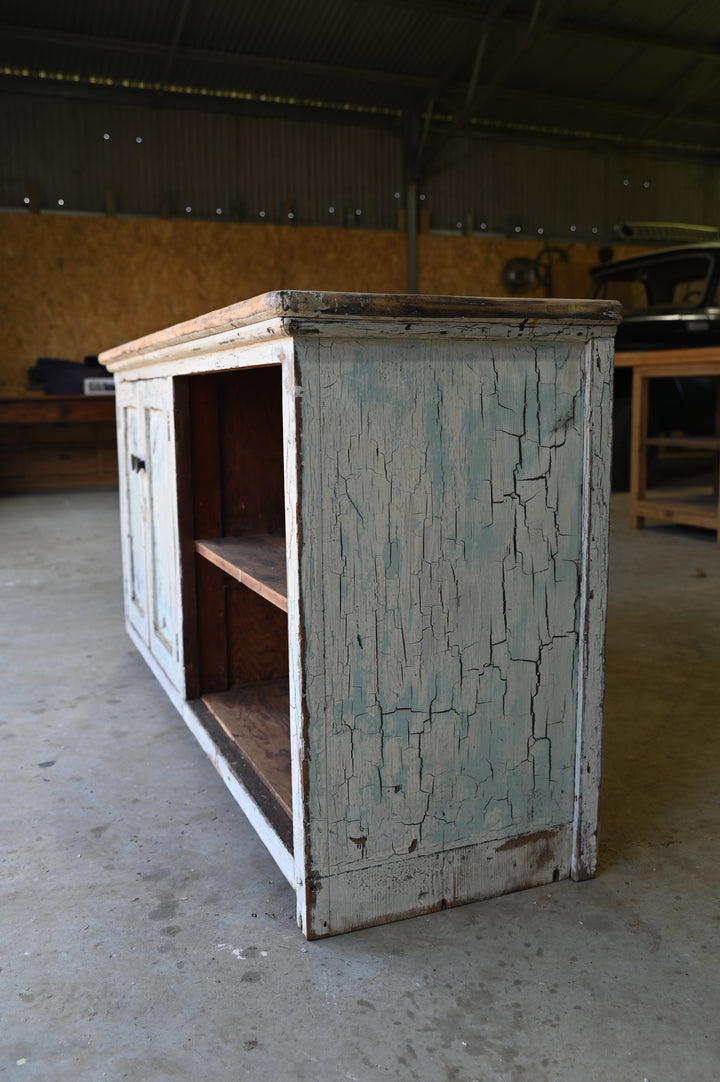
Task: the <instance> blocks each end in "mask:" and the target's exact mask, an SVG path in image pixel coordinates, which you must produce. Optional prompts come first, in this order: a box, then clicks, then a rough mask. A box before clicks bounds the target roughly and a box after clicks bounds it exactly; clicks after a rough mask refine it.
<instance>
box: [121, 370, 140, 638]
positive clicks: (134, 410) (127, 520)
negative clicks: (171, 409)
mask: <svg viewBox="0 0 720 1082" xmlns="http://www.w3.org/2000/svg"><path fill="white" fill-rule="evenodd" d="M139 386H140V385H135V384H131V383H119V384H118V387H117V392H116V417H117V425H118V448H119V454H118V483H119V491H120V526H121V540H122V554H123V568H124V574H123V590H124V596H125V613H126V616H127V619H128V621H129V622H130V623H131V624H132V625H133V626H134V627H135V629H136V630H137V631H138V633H139V634H140V635H141V637H142V638H143V639H144V640H147V637H148V631H147V626H148V609H147V576H146V571H145V525H144V512H143V508H144V496H143V483H142V482H143V479H142V474H141V473H140V472H139V471H138V470H136V469H134V465H135V461H134V459H133V456H140V458H142V457H143V456H144V454H145V441H144V432H143V425H142V417H141V410H140V408H139V405H138V393H139V392H138V389H139Z"/></svg>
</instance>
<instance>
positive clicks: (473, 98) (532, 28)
mask: <svg viewBox="0 0 720 1082" xmlns="http://www.w3.org/2000/svg"><path fill="white" fill-rule="evenodd" d="M567 3H568V0H554V3H552V4H551V7H550V10H549V11H548V12H547V14H546V15H545V16H544V18H542V19H540V17H539V16H540V10H541V6H542V0H535V4H534V6H533V13H532V16H531V19H530V23H529V24H527V25H525V24H524V25H525V33H524V35H523V37H522V38H521V39H520V41H518V42H517V44H516V46H515V48H514V49H513V50H512V52H511V53H510V56H509V57H508V58H507V60H506V61H505V62H504V63H503V64H502V65H501V66H500V68H499V69H498V70H497V71H496V72H495V74H494V75H493V76H492V78H491V79H490V80H489V81H488V82H487V83H484V84H483V85H482V86H481V87H480V89H479V90H477V91H475V92H474V93H473V94H472V95H469V96H468V97H467V98H466V100H465V104H464V105H463V107H462V109H461V110H460V112H459V113H458V114H457V115H456V116H455V118H454V119H453V121H452V123H451V125H450V128H449V129H448V131H447V132H446V133H445V135H444V136H443V138H442V139H441V141H440V143H439V145H438V146H437V147H436V148H435V149H434V151H433V153H432V155H430V156H429V157H428V159H427V160H426V161H425V162H422V163H419V165H418V173H419V172H420V168H421V166H422V167H423V168H424V169H425V170H430V169H431V168H432V167H433V165H434V164H435V163H436V162H437V161H438V159H439V157H440V155H441V154H442V153H443V151H444V150H445V148H446V146H447V145H448V143H449V142H450V141H451V139H452V138H453V137H454V136H455V135H456V133H457V132H458V131H459V130H460V129H461V128H462V127H463V126H464V125H465V124H467V123H468V121H469V120H470V119H471V118H472V117H473V116H475V115H476V114H477V113H478V111H479V110H480V109H481V108H482V107H483V105H485V104H486V102H487V101H488V100H489V99H490V98H491V97H492V96H493V94H495V93H496V92H497V90H498V89H499V88H500V86H501V85H502V83H503V82H504V81H505V79H507V77H508V76H509V75H510V73H511V71H512V70H513V68H514V67H515V65H516V64H517V63H518V61H519V60H521V59H522V57H523V56H524V55H525V53H526V52H527V51H528V49H530V48H531V47H532V46H533V45H534V44H535V43H536V42H537V41H538V40H539V39H540V38H542V37H544V36H545V34H547V33H548V31H549V30H550V29H551V28H552V27H553V25H554V24H555V21H556V20H557V18H558V16H559V14H560V12H561V11H562V9H563V8H564V7H565V6H566V5H567Z"/></svg>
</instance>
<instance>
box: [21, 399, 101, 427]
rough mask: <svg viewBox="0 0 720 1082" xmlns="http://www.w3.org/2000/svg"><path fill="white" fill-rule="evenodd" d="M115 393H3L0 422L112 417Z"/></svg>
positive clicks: (35, 421) (44, 422) (39, 421)
mask: <svg viewBox="0 0 720 1082" xmlns="http://www.w3.org/2000/svg"><path fill="white" fill-rule="evenodd" d="M114 420H115V396H114V395H87V394H53V395H48V394H42V393H37V392H32V391H30V392H27V393H26V394H3V393H2V392H0V424H5V425H10V424H47V423H53V422H58V421H62V422H70V421H114Z"/></svg>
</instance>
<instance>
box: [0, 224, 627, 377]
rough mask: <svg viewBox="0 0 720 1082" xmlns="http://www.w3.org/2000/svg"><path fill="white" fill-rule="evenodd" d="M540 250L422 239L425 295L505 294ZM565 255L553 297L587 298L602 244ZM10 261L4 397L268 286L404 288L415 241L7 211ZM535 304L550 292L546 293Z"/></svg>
mask: <svg viewBox="0 0 720 1082" xmlns="http://www.w3.org/2000/svg"><path fill="white" fill-rule="evenodd" d="M541 248H542V243H541V242H540V241H534V240H533V241H531V240H509V239H504V238H493V237H487V238H486V237H481V236H480V237H464V236H463V237H455V236H443V235H437V234H432V233H424V234H421V235H420V237H419V245H418V258H419V288H420V291H421V292H424V293H450V294H467V295H480V296H507V295H508V290H507V289H506V288H505V286H504V285H503V279H502V271H503V267H504V266H505V264H506V263H507V262H508V260H509V259H511V258H515V257H528V258H535V257H536V256H537V255H538V253H539V252H540V250H541ZM561 250H562V252H564V253H565V255H566V256H567V260H565V259H564V258H562V257H560V256H559V255H558V254H557V253H556V256H555V257H554V258H553V261H552V278H553V281H552V283H551V294H552V295H554V296H585V295H587V290H588V282H589V279H588V269H589V267H591V266H593V265H594V264H595V263H597V261H598V246H597V245H592V244H581V243H578V244H569V245H564V246H561ZM627 250H629V249H627V248H616V249H615V251H616V254H617V255H622V254H623V253H624V252H625V251H627ZM0 252H2V266H1V269H0V323H2V326H3V329H4V349H3V353H2V358H1V359H0V386H1V387H3V388H4V389H5V390H8V389H19V388H22V387H24V386H26V384H27V371H28V369H29V368H30V367H31V366H32V365H33V364H34V363H35V361H36V359H37V357H41V356H50V357H63V358H68V359H71V360H81V359H82V358H83V357H85V356H86V355H88V354H94V353H98V352H99V351H101V350H103V349H108V348H109V347H111V346H114V345H117V344H119V343H120V342H123V341H127V340H128V339H132V338H136V337H138V336H140V335H143V334H147V333H149V332H151V331H154V330H158V329H159V328H161V327H166V326H169V325H171V324H173V323H177V322H180V321H182V320H184V319H189V318H191V317H193V316H196V315H199V314H200V313H202V312H207V311H212V310H213V309H216V308H221V307H223V306H225V305H228V304H233V303H234V302H236V301H239V300H244V299H245V298H247V297H252V296H255V295H257V294H259V293H264V292H266V291H268V290H272V289H321V290H351V291H359V292H369V293H401V292H404V291H405V289H406V235H405V234H404V233H401V232H398V231H392V230H370V229H367V230H366V229H333V228H324V227H302V226H297V227H294V226H290V225H288V226H284V225H251V224H247V223H222V224H221V223H217V222H206V221H182V220H176V219H169V220H163V219H143V218H107V217H100V216H97V217H93V216H83V215H71V214H62V215H59V214H29V213H16V214H2V215H0ZM528 295H535V296H545V295H549V294H548V290H547V289H546V288H543V287H539V286H536V287H535V288H534V289H532V290H530V291H529V292H528Z"/></svg>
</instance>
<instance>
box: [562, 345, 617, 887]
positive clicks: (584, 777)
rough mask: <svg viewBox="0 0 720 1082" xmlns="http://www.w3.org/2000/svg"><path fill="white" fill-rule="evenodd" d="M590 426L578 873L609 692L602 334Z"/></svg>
mask: <svg viewBox="0 0 720 1082" xmlns="http://www.w3.org/2000/svg"><path fill="white" fill-rule="evenodd" d="M584 369H585V403H586V404H585V409H586V413H587V417H588V423H587V425H586V426H585V436H584V448H583V488H582V491H583V497H582V498H583V558H582V579H581V584H580V626H581V628H582V629H583V634H582V645H583V649H582V652H581V655H580V673H579V683H578V732H577V740H576V759H575V814H574V817H573V851H572V866H571V874H572V878H573V879H576V880H581V879H589V878H591V877H592V876H593V875H594V874H595V872H596V870H597V858H598V854H597V830H598V804H599V798H600V774H601V753H602V720H603V697H604V690H605V615H606V609H607V573H608V543H607V541H608V527H609V515H610V464H611V458H612V454H611V451H612V446H611V445H612V385H613V342H612V339H609V338H598V339H596V340H595V341H593V342H591V343H589V344H588V345H587V346H586V348H585V351H584Z"/></svg>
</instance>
